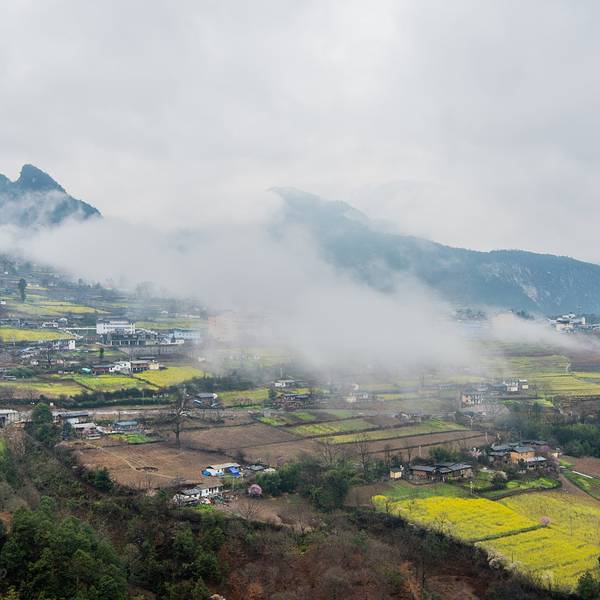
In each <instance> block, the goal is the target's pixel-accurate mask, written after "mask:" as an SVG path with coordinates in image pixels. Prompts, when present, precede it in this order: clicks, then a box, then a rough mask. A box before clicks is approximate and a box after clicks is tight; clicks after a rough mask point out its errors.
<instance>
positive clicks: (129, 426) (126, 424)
mask: <svg viewBox="0 0 600 600" xmlns="http://www.w3.org/2000/svg"><path fill="white" fill-rule="evenodd" d="M138 427H139V423H138V422H137V421H117V422H116V423H115V429H116V430H117V431H135V430H136V429H138Z"/></svg>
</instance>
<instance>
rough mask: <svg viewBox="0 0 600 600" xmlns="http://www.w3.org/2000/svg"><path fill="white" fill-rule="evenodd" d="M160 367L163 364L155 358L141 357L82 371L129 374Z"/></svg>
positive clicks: (154, 369) (156, 369) (95, 366)
mask: <svg viewBox="0 0 600 600" xmlns="http://www.w3.org/2000/svg"><path fill="white" fill-rule="evenodd" d="M160 368H161V365H160V364H159V363H158V362H157V361H156V360H155V359H154V358H140V359H138V360H118V361H115V362H113V363H104V364H99V365H93V366H92V367H91V368H84V369H82V371H84V372H89V373H93V374H94V375H102V374H105V373H121V374H123V375H129V374H131V373H143V372H144V371H158V370H159V369H160Z"/></svg>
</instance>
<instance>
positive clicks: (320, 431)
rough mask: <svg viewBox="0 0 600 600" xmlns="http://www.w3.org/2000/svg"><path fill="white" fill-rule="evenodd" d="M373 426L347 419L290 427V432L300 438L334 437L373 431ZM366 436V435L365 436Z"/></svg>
mask: <svg viewBox="0 0 600 600" xmlns="http://www.w3.org/2000/svg"><path fill="white" fill-rule="evenodd" d="M374 427H375V425H373V423H369V421H366V420H365V419H348V420H346V421H330V422H327V423H311V424H308V425H298V426H297V427H292V428H291V429H290V431H291V432H292V433H295V434H296V435H299V436H301V437H316V436H323V435H335V434H338V433H346V432H352V431H354V432H356V431H363V430H365V429H373V428H374ZM365 435H366V434H365Z"/></svg>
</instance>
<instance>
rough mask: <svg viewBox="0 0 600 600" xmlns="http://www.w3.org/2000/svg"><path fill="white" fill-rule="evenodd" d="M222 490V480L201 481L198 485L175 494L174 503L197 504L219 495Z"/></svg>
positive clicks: (179, 504) (183, 504) (181, 504)
mask: <svg viewBox="0 0 600 600" xmlns="http://www.w3.org/2000/svg"><path fill="white" fill-rule="evenodd" d="M222 491H223V484H221V482H214V483H212V482H211V483H201V484H199V485H197V486H196V487H193V488H188V489H187V490H181V491H180V492H179V493H178V494H175V496H173V503H174V504H176V505H178V506H185V505H188V504H197V503H198V502H200V501H201V500H203V499H204V498H210V497H212V496H217V495H218V494H220V493H221V492H222Z"/></svg>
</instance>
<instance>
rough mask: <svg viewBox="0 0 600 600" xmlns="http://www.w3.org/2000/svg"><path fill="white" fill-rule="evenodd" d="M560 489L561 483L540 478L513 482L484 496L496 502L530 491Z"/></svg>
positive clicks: (548, 478) (547, 478) (484, 492)
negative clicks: (508, 496)
mask: <svg viewBox="0 0 600 600" xmlns="http://www.w3.org/2000/svg"><path fill="white" fill-rule="evenodd" d="M557 487H560V482H558V481H556V480H555V479H552V478H550V477H538V478H537V479H523V480H511V481H509V482H508V483H507V484H506V488H505V489H502V490H484V491H482V492H480V493H481V495H482V496H485V497H486V498H490V499H492V500H496V499H498V498H502V497H504V496H507V495H511V494H514V493H516V492H527V491H530V490H553V489H555V488H557Z"/></svg>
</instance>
